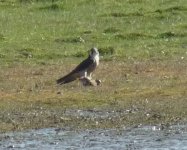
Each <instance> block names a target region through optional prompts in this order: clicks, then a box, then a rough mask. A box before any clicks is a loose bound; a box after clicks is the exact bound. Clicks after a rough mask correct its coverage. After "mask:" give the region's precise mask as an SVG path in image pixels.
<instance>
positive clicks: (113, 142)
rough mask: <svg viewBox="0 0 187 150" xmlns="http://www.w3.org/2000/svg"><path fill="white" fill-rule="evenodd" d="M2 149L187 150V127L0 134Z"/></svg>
mask: <svg viewBox="0 0 187 150" xmlns="http://www.w3.org/2000/svg"><path fill="white" fill-rule="evenodd" d="M0 149H2V150H4V149H14V150H18V149H19V150H25V149H27V150H31V149H32V150H38V149H40V150H47V149H50V150H53V149H68V150H78V149H86V150H101V149H107V150H110V149H111V150H113V149H115V150H124V149H128V150H134V149H142V150H149V149H151V150H154V149H155V150H158V149H159V150H170V149H172V150H175V149H176V150H178V149H180V150H186V149H187V126H186V125H174V126H168V127H166V126H139V127H134V128H128V129H120V130H119V129H108V130H103V129H93V130H81V131H74V130H72V129H58V128H56V129H55V128H48V129H40V130H30V131H27V132H12V133H5V134H0Z"/></svg>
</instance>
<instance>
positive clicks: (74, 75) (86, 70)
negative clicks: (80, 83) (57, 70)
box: [56, 47, 99, 85]
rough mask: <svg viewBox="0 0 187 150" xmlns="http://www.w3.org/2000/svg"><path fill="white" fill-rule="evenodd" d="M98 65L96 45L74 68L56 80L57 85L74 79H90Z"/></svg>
mask: <svg viewBox="0 0 187 150" xmlns="http://www.w3.org/2000/svg"><path fill="white" fill-rule="evenodd" d="M98 65H99V51H98V49H97V48H96V47H93V48H91V50H90V52H89V55H88V57H87V58H86V59H85V60H83V61H82V62H81V63H80V64H79V65H78V66H77V67H75V69H73V70H72V71H71V72H70V73H68V74H67V75H65V76H64V77H62V78H59V79H58V80H56V83H57V84H59V85H62V84H66V83H69V82H72V81H74V80H76V79H80V80H81V79H83V78H87V79H90V80H91V78H92V77H91V76H92V73H93V71H94V70H95V69H96V67H97V66H98Z"/></svg>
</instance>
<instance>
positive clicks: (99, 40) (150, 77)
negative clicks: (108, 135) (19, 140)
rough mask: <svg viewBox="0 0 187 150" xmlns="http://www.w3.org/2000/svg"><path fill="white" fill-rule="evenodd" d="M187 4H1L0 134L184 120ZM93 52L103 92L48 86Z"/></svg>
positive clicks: (148, 0) (132, 0) (104, 0)
mask: <svg viewBox="0 0 187 150" xmlns="http://www.w3.org/2000/svg"><path fill="white" fill-rule="evenodd" d="M186 4H187V2H186V1H185V0H179V1H174V0H166V1H163V0H158V1H157V0H125V1H124V0H118V1H112V0H101V1H97V0H94V1H88V0H79V1H73V0H68V1H54V2H52V1H38V2H37V1H32V0H30V1H24V0H22V1H16V0H7V1H2V2H0V20H1V23H0V28H1V31H0V112H1V114H2V115H1V119H0V129H1V131H10V130H23V129H29V128H43V127H51V126H52V127H56V126H59V127H62V126H71V125H72V126H73V127H77V128H89V127H90V128H93V127H102V128H107V127H122V126H130V125H138V124H155V123H173V122H176V121H180V120H182V121H183V120H185V119H187V118H186V113H187V111H186V110H187V109H186V106H187V105H186V97H187V93H186V85H187V71H186V69H185V68H187V50H186V48H187V44H186V41H187V32H186V31H187V30H186V29H187V7H186ZM93 46H96V47H98V49H99V51H100V54H101V63H100V66H99V68H98V69H97V71H96V72H95V74H94V77H95V78H98V79H101V80H102V85H101V86H99V87H89V88H85V87H82V86H81V85H80V83H78V82H74V83H71V84H68V85H65V86H56V85H55V80H56V79H57V78H58V77H60V76H62V75H64V74H66V73H67V72H68V71H70V70H71V69H72V68H74V67H75V66H76V64H77V63H79V62H80V61H81V60H83V59H84V58H85V57H86V56H87V52H88V50H89V49H90V48H91V47H93ZM68 109H84V110H94V109H99V110H102V111H109V110H111V109H112V110H114V111H119V110H131V109H132V110H133V112H135V113H128V114H125V115H122V116H120V117H119V118H116V117H112V116H111V118H112V119H109V118H108V119H106V120H92V119H91V118H89V117H88V118H80V117H78V116H66V115H65V113H64V111H65V110H68ZM130 112H131V111H130ZM96 121H97V122H99V124H97V125H96V124H95V122H96Z"/></svg>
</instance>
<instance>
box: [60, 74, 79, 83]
mask: <svg viewBox="0 0 187 150" xmlns="http://www.w3.org/2000/svg"><path fill="white" fill-rule="evenodd" d="M74 80H76V78H75V77H74V76H73V75H66V76H64V77H62V78H60V79H58V80H56V83H57V84H60V85H61V84H66V83H69V82H71V81H74Z"/></svg>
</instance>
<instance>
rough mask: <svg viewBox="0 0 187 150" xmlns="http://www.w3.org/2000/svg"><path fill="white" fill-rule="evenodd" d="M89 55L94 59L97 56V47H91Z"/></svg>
mask: <svg viewBox="0 0 187 150" xmlns="http://www.w3.org/2000/svg"><path fill="white" fill-rule="evenodd" d="M90 57H91V58H92V59H95V58H96V57H99V51H98V49H97V48H95V47H94V48H92V49H91V50H90Z"/></svg>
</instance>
